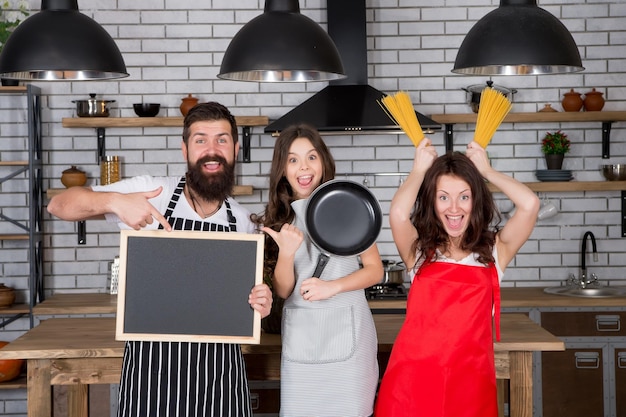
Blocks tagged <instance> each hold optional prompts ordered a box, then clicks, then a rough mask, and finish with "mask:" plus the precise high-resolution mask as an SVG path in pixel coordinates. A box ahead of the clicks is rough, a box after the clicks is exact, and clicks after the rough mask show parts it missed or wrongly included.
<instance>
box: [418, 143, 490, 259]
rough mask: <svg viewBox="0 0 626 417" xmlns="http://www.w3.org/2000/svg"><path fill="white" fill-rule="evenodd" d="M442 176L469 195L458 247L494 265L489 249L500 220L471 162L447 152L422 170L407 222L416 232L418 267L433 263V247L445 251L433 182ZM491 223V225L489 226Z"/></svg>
mask: <svg viewBox="0 0 626 417" xmlns="http://www.w3.org/2000/svg"><path fill="white" fill-rule="evenodd" d="M442 175H452V176H454V177H457V178H459V179H461V180H463V181H465V182H467V183H468V184H469V186H470V190H471V192H472V212H471V215H470V220H469V224H468V227H467V230H466V231H465V233H464V234H463V236H462V238H461V243H460V245H461V246H460V248H461V249H463V250H469V251H470V252H474V253H477V254H478V261H479V262H481V263H483V264H485V265H487V264H488V263H491V262H494V258H493V247H494V245H495V242H496V233H497V231H498V227H497V225H498V224H499V223H500V221H501V218H500V214H499V213H498V210H497V208H496V205H495V203H494V201H493V197H492V195H491V192H490V191H489V188H487V184H486V182H485V180H484V179H483V177H482V175H480V172H479V171H478V169H477V168H476V166H475V165H474V163H473V162H472V161H470V159H469V158H468V157H467V156H465V155H464V154H462V153H459V152H450V153H447V154H445V155H442V156H440V157H439V158H437V159H436V160H435V161H434V162H433V164H432V166H431V167H430V168H429V169H428V170H427V171H426V174H425V176H424V182H423V183H422V186H421V188H420V190H419V192H418V194H417V199H416V201H415V208H414V211H413V213H412V214H411V222H412V223H413V225H414V226H415V228H416V229H417V236H418V237H417V239H416V240H415V242H414V243H413V251H414V252H415V253H417V251H420V252H421V256H420V258H419V259H418V261H420V260H423V261H424V263H423V264H422V266H423V265H427V264H428V263H430V262H432V261H433V257H434V256H435V253H436V252H435V251H436V249H437V248H442V249H443V251H444V252H445V250H446V249H447V247H448V245H449V237H448V233H447V232H446V230H445V228H444V227H443V224H442V222H441V220H439V217H438V216H437V213H436V210H435V203H436V198H437V182H438V181H439V178H440V177H441V176H442ZM494 220H495V223H494ZM492 224H495V225H494V226H493V227H491V225H492Z"/></svg>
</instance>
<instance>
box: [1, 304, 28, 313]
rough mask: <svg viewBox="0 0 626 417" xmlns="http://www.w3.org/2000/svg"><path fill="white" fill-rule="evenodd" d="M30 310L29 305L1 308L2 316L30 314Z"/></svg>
mask: <svg viewBox="0 0 626 417" xmlns="http://www.w3.org/2000/svg"><path fill="white" fill-rule="evenodd" d="M28 313H30V308H29V307H28V304H13V305H11V306H10V307H2V308H0V315H14V314H28Z"/></svg>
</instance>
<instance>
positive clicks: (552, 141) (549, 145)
mask: <svg viewBox="0 0 626 417" xmlns="http://www.w3.org/2000/svg"><path fill="white" fill-rule="evenodd" d="M570 144H571V143H570V141H569V139H568V138H567V135H566V134H565V133H563V132H562V131H560V130H557V131H556V132H554V133H550V132H546V135H545V136H544V137H543V141H542V142H541V152H543V153H544V154H546V155H563V154H566V153H568V152H569V149H570Z"/></svg>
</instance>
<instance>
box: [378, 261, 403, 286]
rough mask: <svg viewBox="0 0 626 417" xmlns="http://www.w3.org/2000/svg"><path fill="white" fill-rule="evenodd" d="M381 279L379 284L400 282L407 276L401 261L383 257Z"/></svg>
mask: <svg viewBox="0 0 626 417" xmlns="http://www.w3.org/2000/svg"><path fill="white" fill-rule="evenodd" d="M383 271H384V273H383V279H382V280H381V281H380V283H379V284H402V283H403V282H404V278H405V277H406V276H407V272H406V268H405V267H404V263H403V262H395V261H390V260H388V259H383Z"/></svg>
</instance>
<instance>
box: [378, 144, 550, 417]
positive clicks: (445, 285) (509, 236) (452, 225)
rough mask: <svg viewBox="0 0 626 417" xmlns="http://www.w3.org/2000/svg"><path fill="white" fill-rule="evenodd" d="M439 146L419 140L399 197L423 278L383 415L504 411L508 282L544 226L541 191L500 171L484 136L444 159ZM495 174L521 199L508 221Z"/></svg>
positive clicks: (395, 205) (400, 229)
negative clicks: (502, 321)
mask: <svg viewBox="0 0 626 417" xmlns="http://www.w3.org/2000/svg"><path fill="white" fill-rule="evenodd" d="M429 145H431V142H430V140H429V139H424V140H422V142H421V143H420V145H419V146H418V147H417V149H416V151H415V157H414V161H413V167H412V169H411V172H410V173H409V175H408V177H407V179H406V181H404V183H403V184H402V185H401V186H400V187H399V189H398V191H397V192H396V194H395V196H394V197H393V199H392V201H391V207H390V213H389V223H390V225H391V231H392V234H393V239H394V242H395V244H396V247H397V248H398V252H399V254H400V257H401V258H402V260H403V261H404V262H405V264H406V265H413V272H414V273H415V276H414V278H413V281H412V284H411V289H410V291H409V297H408V300H407V312H406V319H405V322H404V324H403V325H402V328H401V330H400V333H399V334H398V337H397V339H396V341H395V343H394V346H393V350H392V352H391V356H390V359H389V364H388V366H387V368H386V371H385V374H384V376H383V379H382V382H381V386H380V390H379V393H378V399H377V403H376V412H375V415H376V417H385V416H393V417H402V416H407V417H408V416H438V417H448V416H449V417H452V416H454V417H461V416H465V417H470V416H471V417H496V416H497V415H498V407H497V395H496V374H495V365H494V352H493V333H492V332H493V327H494V326H493V324H492V323H493V314H494V313H495V333H496V338H499V327H498V326H499V308H500V306H499V294H500V292H499V283H500V280H501V278H502V275H503V272H504V270H505V268H506V266H507V265H508V264H509V262H511V260H512V259H513V257H514V256H515V254H516V253H517V251H518V250H519V249H520V248H521V247H522V245H523V244H524V243H525V242H526V240H527V239H528V237H529V236H530V234H531V232H532V230H533V228H534V225H535V222H536V219H537V212H538V210H539V199H538V198H537V196H536V195H535V194H534V193H533V192H532V191H531V190H530V189H529V188H528V187H526V186H525V185H524V184H522V183H520V182H518V181H517V180H515V179H513V178H511V177H509V176H507V175H505V174H502V173H500V172H498V171H496V170H495V169H493V168H492V167H491V165H490V164H489V160H488V158H487V155H486V152H485V150H484V149H483V148H482V147H481V146H480V145H479V144H478V143H476V142H471V143H470V144H469V145H468V147H467V151H466V153H465V154H461V153H458V152H454V153H447V154H445V155H443V156H440V157H438V156H437V152H436V150H435V148H434V147H433V146H429ZM486 181H488V182H490V183H491V184H493V185H495V186H496V187H498V188H499V189H500V190H501V191H502V192H503V193H504V194H505V195H506V196H507V197H508V198H509V199H510V200H511V201H512V202H513V203H514V204H515V207H516V210H515V214H514V215H513V216H512V217H511V218H510V219H509V220H508V221H507V222H506V224H505V225H504V226H503V227H502V228H499V227H498V224H499V222H500V217H499V215H498V212H497V209H496V206H495V203H494V201H493V198H492V195H491V192H490V191H489V189H488V188H487V184H486Z"/></svg>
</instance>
